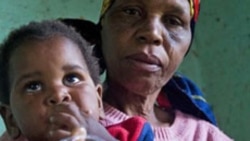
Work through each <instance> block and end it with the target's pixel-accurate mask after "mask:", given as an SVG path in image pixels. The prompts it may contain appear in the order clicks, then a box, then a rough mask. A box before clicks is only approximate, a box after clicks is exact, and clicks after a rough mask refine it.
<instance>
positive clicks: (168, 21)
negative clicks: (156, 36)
mask: <svg viewBox="0 0 250 141" xmlns="http://www.w3.org/2000/svg"><path fill="white" fill-rule="evenodd" d="M164 23H165V24H167V25H172V26H179V25H182V22H181V20H179V19H178V18H175V17H167V18H165V19H164Z"/></svg>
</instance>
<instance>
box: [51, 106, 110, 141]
mask: <svg viewBox="0 0 250 141" xmlns="http://www.w3.org/2000/svg"><path fill="white" fill-rule="evenodd" d="M49 121H50V125H51V126H50V131H49V133H48V136H49V138H50V140H57V141H58V140H61V139H66V138H72V137H74V136H76V135H77V136H78V135H79V132H78V131H79V129H81V130H83V129H86V131H87V135H88V137H89V136H96V137H99V138H102V139H103V140H106V141H112V140H115V139H114V138H113V137H112V136H111V135H110V134H109V133H108V132H107V130H106V129H105V128H104V127H103V126H102V125H101V124H100V123H99V122H98V121H97V119H93V118H92V117H91V112H86V113H85V112H82V111H80V109H79V108H78V107H77V105H75V103H73V102H72V103H67V104H60V105H58V106H56V107H55V109H54V111H52V113H51V117H50V120H49ZM76 132H78V133H76ZM81 134H84V133H83V132H82V133H81ZM84 136H85V135H84ZM82 137H83V136H82Z"/></svg>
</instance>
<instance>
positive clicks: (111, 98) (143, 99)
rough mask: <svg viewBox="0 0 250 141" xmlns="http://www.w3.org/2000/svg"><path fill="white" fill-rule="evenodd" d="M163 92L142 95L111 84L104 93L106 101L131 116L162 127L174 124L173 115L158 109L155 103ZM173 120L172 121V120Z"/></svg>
mask: <svg viewBox="0 0 250 141" xmlns="http://www.w3.org/2000/svg"><path fill="white" fill-rule="evenodd" d="M160 91H161V90H158V91H155V92H154V93H151V94H147V95H146V96H145V95H140V94H136V93H133V92H131V91H128V90H127V89H125V88H124V87H121V86H118V85H113V84H109V85H108V87H107V89H106V90H105V93H104V101H105V102H107V103H108V104H110V105H111V106H113V107H115V108H117V109H119V110H120V111H122V112H124V113H125V114H127V115H129V116H141V117H144V118H145V119H147V121H149V122H150V123H151V124H152V125H155V126H162V125H165V124H168V125H169V123H171V122H172V118H171V117H172V116H171V115H172V114H170V115H169V113H168V112H163V111H162V110H161V109H158V108H156V107H155V106H154V105H155V101H156V98H157V96H158V94H159V92H160ZM170 119H171V120H170Z"/></svg>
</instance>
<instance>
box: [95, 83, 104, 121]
mask: <svg viewBox="0 0 250 141" xmlns="http://www.w3.org/2000/svg"><path fill="white" fill-rule="evenodd" d="M96 91H97V93H98V98H97V99H98V107H99V113H100V119H103V118H104V117H105V114H104V109H103V103H102V94H103V87H102V85H101V84H97V85H96Z"/></svg>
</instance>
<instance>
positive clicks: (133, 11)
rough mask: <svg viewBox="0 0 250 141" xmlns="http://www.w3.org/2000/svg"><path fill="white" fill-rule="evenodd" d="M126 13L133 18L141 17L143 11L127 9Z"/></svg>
mask: <svg viewBox="0 0 250 141" xmlns="http://www.w3.org/2000/svg"><path fill="white" fill-rule="evenodd" d="M123 11H124V13H126V14H128V15H132V16H141V14H142V13H141V11H140V9H139V8H125V9H124V10H123Z"/></svg>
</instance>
